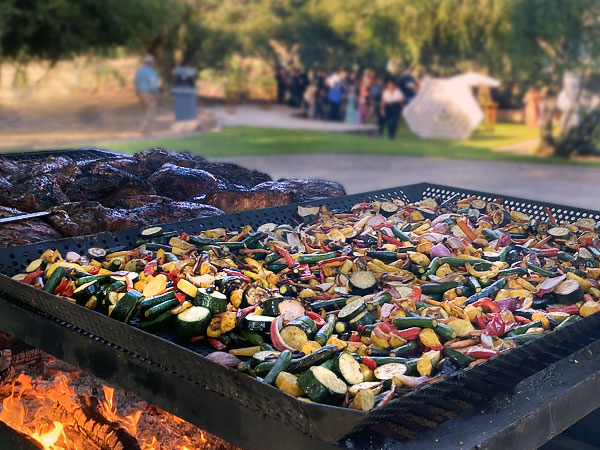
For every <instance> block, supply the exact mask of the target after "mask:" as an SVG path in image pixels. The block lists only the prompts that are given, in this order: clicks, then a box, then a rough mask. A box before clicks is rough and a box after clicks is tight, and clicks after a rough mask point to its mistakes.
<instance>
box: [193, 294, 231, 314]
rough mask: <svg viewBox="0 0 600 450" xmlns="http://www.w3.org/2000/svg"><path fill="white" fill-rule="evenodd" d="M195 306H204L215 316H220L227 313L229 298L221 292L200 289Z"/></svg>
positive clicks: (194, 302)
mask: <svg viewBox="0 0 600 450" xmlns="http://www.w3.org/2000/svg"><path fill="white" fill-rule="evenodd" d="M193 304H194V306H204V307H205V308H208V309H209V310H210V312H211V313H213V314H219V313H222V312H225V311H227V296H226V295H225V294H222V293H221V292H219V291H213V292H206V289H204V288H198V292H197V293H196V298H195V299H194V301H193Z"/></svg>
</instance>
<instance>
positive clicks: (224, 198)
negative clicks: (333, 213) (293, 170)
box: [202, 189, 296, 213]
mask: <svg viewBox="0 0 600 450" xmlns="http://www.w3.org/2000/svg"><path fill="white" fill-rule="evenodd" d="M202 201H203V202H204V203H208V204H209V205H213V206H216V207H217V208H219V209H222V210H223V211H225V212H226V213H235V212H240V211H248V210H251V209H261V208H268V207H271V206H281V205H287V204H288V203H293V202H295V201H296V195H295V194H294V193H293V192H289V191H288V192H285V191H283V190H276V189H273V190H268V191H266V190H265V191H216V192H213V193H211V194H208V195H207V196H206V197H204V198H203V199H202Z"/></svg>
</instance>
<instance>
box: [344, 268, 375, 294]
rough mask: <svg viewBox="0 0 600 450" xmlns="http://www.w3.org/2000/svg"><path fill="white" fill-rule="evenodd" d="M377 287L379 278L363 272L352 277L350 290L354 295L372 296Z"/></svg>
mask: <svg viewBox="0 0 600 450" xmlns="http://www.w3.org/2000/svg"><path fill="white" fill-rule="evenodd" d="M376 287H377V278H375V275H373V273H372V272H368V271H366V270H362V271H359V272H354V273H353V274H352V275H351V276H350V289H351V291H352V293H353V294H357V295H366V294H370V293H371V292H373V291H374V290H375V288H376Z"/></svg>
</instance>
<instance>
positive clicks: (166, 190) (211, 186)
mask: <svg viewBox="0 0 600 450" xmlns="http://www.w3.org/2000/svg"><path fill="white" fill-rule="evenodd" d="M148 181H150V183H152V184H153V185H154V187H155V188H156V191H157V192H158V193H159V194H160V195H164V196H166V197H170V198H173V199H175V200H189V199H190V198H193V197H197V196H199V195H202V194H208V193H210V192H212V191H214V190H216V189H219V187H220V183H219V180H217V179H216V178H215V177H214V176H213V175H212V174H210V173H208V172H206V171H204V170H200V169H190V168H187V167H181V166H176V165H175V164H171V163H167V164H164V165H163V166H162V167H161V168H160V169H159V170H157V171H156V172H154V173H153V174H152V176H151V177H150V178H149V179H148Z"/></svg>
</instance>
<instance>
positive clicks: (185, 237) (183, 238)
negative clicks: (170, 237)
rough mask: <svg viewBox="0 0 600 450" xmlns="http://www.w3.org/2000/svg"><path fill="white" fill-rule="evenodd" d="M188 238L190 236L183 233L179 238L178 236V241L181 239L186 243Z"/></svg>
mask: <svg viewBox="0 0 600 450" xmlns="http://www.w3.org/2000/svg"><path fill="white" fill-rule="evenodd" d="M189 238H190V235H189V234H187V233H186V232H185V231H184V232H183V233H181V236H179V239H181V240H182V241H187V240H188V239H189Z"/></svg>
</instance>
